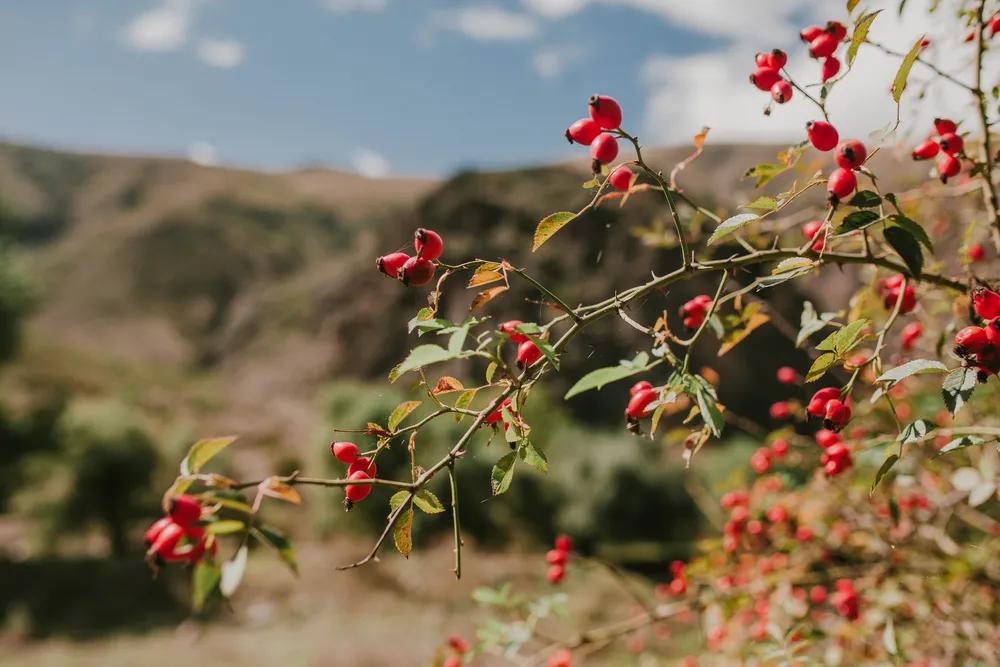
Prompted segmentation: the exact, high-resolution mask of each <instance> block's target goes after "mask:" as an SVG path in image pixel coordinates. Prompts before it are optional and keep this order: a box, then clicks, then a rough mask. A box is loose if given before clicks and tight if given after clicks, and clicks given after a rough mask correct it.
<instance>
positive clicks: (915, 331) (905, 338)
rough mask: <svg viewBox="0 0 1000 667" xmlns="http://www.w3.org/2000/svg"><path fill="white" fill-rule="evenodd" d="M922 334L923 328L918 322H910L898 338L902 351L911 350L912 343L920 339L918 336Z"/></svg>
mask: <svg viewBox="0 0 1000 667" xmlns="http://www.w3.org/2000/svg"><path fill="white" fill-rule="evenodd" d="M923 332H924V327H923V326H922V325H921V324H920V322H910V323H909V324H907V325H906V326H905V327H903V331H902V332H900V337H901V339H902V347H903V349H904V350H911V349H913V345H914V343H916V342H917V339H918V338H920V335H921V334H922V333H923Z"/></svg>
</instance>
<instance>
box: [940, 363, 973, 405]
mask: <svg viewBox="0 0 1000 667" xmlns="http://www.w3.org/2000/svg"><path fill="white" fill-rule="evenodd" d="M976 383H977V379H976V369H975V368H956V369H955V370H953V371H952V372H951V373H948V376H947V377H946V378H945V379H944V384H942V385H941V396H942V397H943V398H944V404H945V406H946V407H947V408H948V410H949V411H950V412H951V414H952V415H954V414H956V413H957V412H958V411H959V410H961V409H962V406H963V405H965V404H966V403H967V402H968V400H969V398H971V397H972V392H973V391H975V389H976Z"/></svg>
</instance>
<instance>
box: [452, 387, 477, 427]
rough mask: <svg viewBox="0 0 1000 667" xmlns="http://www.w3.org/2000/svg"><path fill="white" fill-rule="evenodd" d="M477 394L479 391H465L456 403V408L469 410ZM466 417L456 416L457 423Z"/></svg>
mask: <svg viewBox="0 0 1000 667" xmlns="http://www.w3.org/2000/svg"><path fill="white" fill-rule="evenodd" d="M477 392H478V389H466V390H465V391H463V392H462V393H461V394H459V396H458V399H457V400H456V401H455V407H456V408H461V409H463V410H464V409H465V408H468V407H469V406H470V405H471V404H472V399H474V398H475V397H476V393H477ZM464 416H465V415H462V414H456V415H455V421H462V417H464Z"/></svg>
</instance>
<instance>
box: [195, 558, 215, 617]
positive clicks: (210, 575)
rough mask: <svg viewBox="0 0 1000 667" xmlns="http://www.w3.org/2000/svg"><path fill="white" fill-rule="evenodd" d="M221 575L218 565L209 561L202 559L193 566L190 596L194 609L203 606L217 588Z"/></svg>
mask: <svg viewBox="0 0 1000 667" xmlns="http://www.w3.org/2000/svg"><path fill="white" fill-rule="evenodd" d="M221 576H222V574H221V571H220V570H219V566H218V565H216V564H214V563H212V562H210V561H207V560H203V561H201V562H199V563H198V564H197V565H195V566H194V575H193V577H192V592H191V597H192V604H193V606H194V609H195V611H201V610H202V609H204V608H205V603H206V602H208V599H209V598H210V597H211V596H212V593H214V592H215V591H216V590H217V589H218V586H219V578H220V577H221Z"/></svg>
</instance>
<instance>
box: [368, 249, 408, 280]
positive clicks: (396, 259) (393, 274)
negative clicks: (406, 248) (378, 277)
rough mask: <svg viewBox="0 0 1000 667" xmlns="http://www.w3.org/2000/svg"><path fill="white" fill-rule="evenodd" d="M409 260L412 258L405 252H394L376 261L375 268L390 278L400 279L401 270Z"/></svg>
mask: <svg viewBox="0 0 1000 667" xmlns="http://www.w3.org/2000/svg"><path fill="white" fill-rule="evenodd" d="M408 259H410V256H409V255H407V254H406V253H405V252H394V253H390V254H388V255H383V256H382V257H379V258H378V259H376V260H375V266H376V267H377V268H378V270H379V271H381V272H382V273H384V274H385V275H387V276H389V277H390V278H398V277H399V270H400V269H401V268H403V265H404V264H406V260H408Z"/></svg>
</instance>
